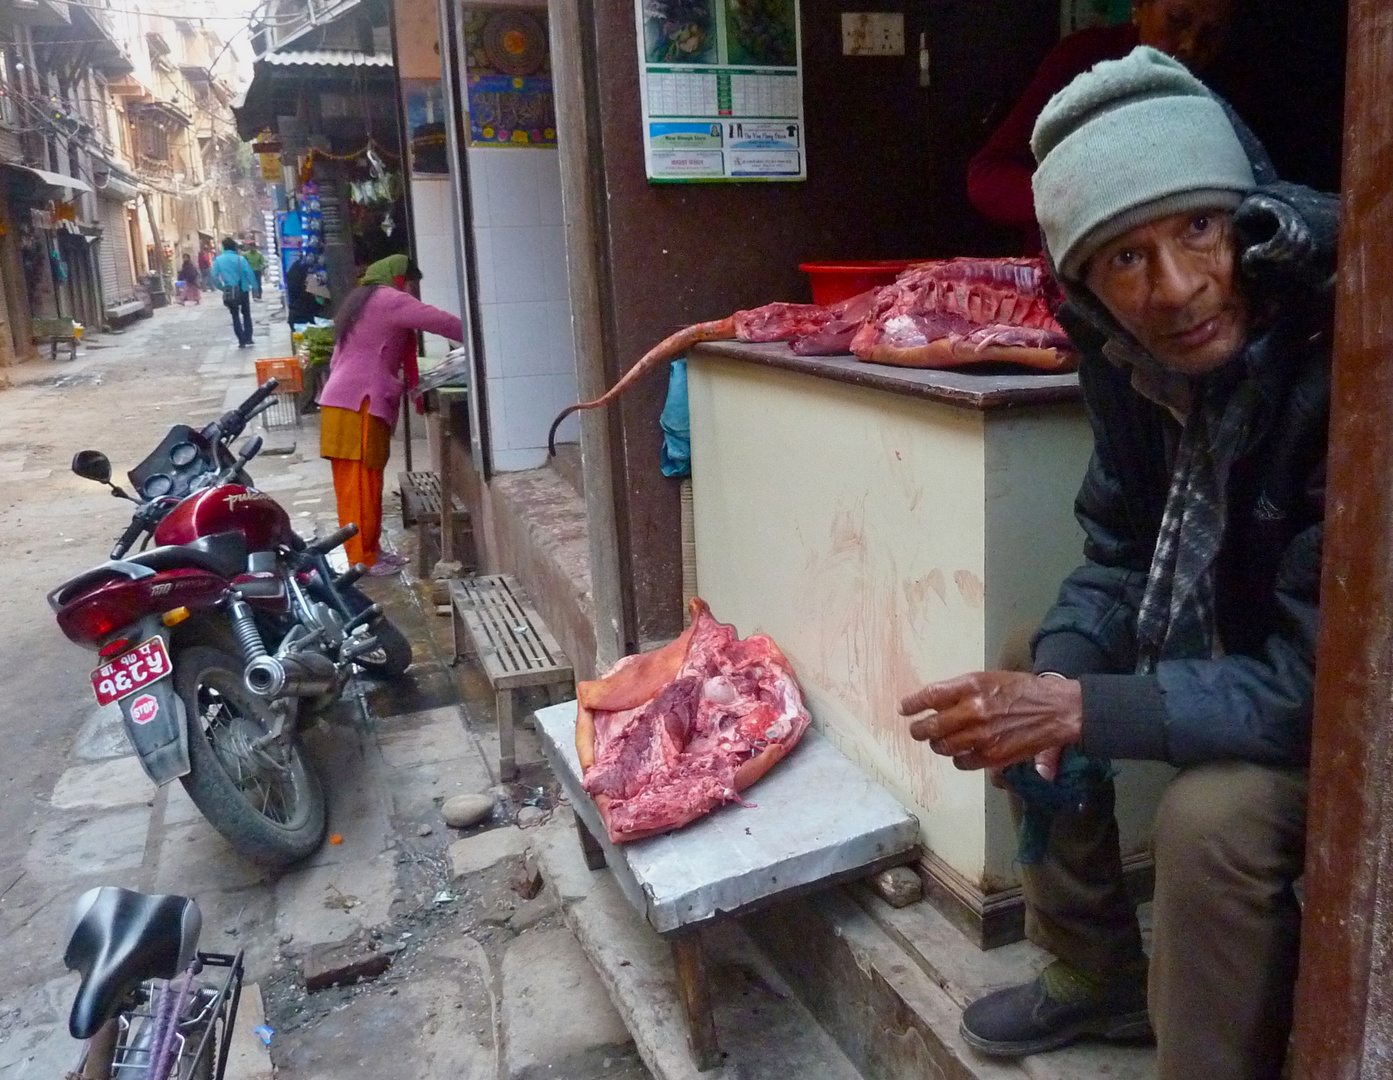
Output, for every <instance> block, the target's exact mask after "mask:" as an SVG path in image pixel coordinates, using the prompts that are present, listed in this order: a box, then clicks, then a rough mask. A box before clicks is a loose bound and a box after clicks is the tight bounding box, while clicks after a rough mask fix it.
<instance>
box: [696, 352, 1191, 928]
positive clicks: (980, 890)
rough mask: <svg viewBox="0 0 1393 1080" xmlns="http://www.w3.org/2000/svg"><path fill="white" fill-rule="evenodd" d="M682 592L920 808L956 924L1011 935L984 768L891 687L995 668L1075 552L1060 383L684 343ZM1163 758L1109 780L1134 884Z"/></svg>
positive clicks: (1004, 826) (1078, 471) (1005, 850)
mask: <svg viewBox="0 0 1393 1080" xmlns="http://www.w3.org/2000/svg"><path fill="white" fill-rule="evenodd" d="M688 394H689V399H690V407H691V440H692V486H693V500H694V523H695V535H696V563H697V584H698V589H699V591H700V594H701V596H702V597H703V598H704V599H705V600H706V601H707V603H709V604H710V605H711V609H712V611H713V612H714V613H715V614H716V616H717V617H718V618H720V619H721V620H722V621H725V622H731V623H734V624H735V626H736V627H737V629H738V630H739V632H740V633H741V634H742V635H747V634H751V633H755V632H763V633H767V634H769V635H771V636H772V637H773V638H774V640H775V641H776V642H778V644H779V646H780V647H781V648H782V649H783V650H784V652H785V653H787V654H788V656H789V658H790V659H791V660H792V662H793V665H794V668H795V670H796V671H797V673H798V676H799V679H800V681H801V683H802V685H803V689H804V691H805V694H806V696H807V699H808V706H809V710H810V712H811V713H812V716H813V722H814V724H815V725H816V726H817V728H818V729H819V730H820V731H822V732H823V733H824V734H825V735H826V736H827V737H828V738H829V739H831V740H832V741H833V742H834V743H835V744H836V745H837V746H838V747H839V748H840V749H841V750H842V751H843V753H845V754H846V755H847V756H848V757H850V758H851V759H852V760H853V761H855V762H857V763H858V764H860V765H861V767H862V768H863V769H864V770H865V771H866V772H867V773H869V774H870V775H872V776H873V777H874V778H875V779H876V780H878V781H879V782H880V783H881V785H882V786H883V787H885V788H886V789H887V790H889V791H890V792H891V793H892V794H894V795H896V796H897V797H898V798H899V799H900V801H901V802H902V803H903V804H904V805H905V806H906V807H908V808H909V809H910V810H911V811H912V812H913V813H914V814H915V815H916V816H917V817H918V819H919V822H920V828H921V844H922V849H923V855H922V858H921V860H920V864H919V865H920V869H921V876H923V877H924V878H925V884H926V887H927V888H928V890H929V894H930V896H931V897H932V898H933V899H934V900H935V902H936V903H937V904H938V905H939V907H940V908H942V909H943V910H944V911H945V913H947V914H948V915H949V916H950V917H951V918H953V919H954V921H955V922H956V923H957V924H958V925H959V926H960V927H962V928H963V929H964V930H965V931H967V932H968V933H969V934H970V936H972V937H974V938H976V939H977V940H979V941H981V942H983V943H985V944H995V943H999V942H1001V941H1005V940H1011V939H1013V938H1014V937H1016V936H1019V932H1020V924H1021V905H1020V896H1019V889H1018V887H1017V886H1016V877H1015V873H1014V869H1013V860H1014V853H1015V831H1014V829H1013V827H1012V824H1011V819H1010V814H1009V810H1008V807H1007V803H1006V799H1005V797H1004V796H1003V795H1002V793H1000V792H998V791H996V790H995V789H994V788H992V787H991V785H990V784H989V783H988V782H987V778H986V776H985V774H984V773H981V772H959V771H958V770H957V769H955V768H954V767H953V764H952V762H951V761H949V760H947V759H943V758H939V757H936V756H935V755H933V754H931V753H930V752H929V750H928V747H927V746H926V745H923V744H920V743H916V742H914V741H913V740H912V739H911V738H910V737H909V730H908V724H907V722H906V721H905V720H903V719H902V718H901V717H900V716H899V715H898V710H897V705H898V702H899V700H900V698H901V697H902V696H903V695H905V694H907V693H909V692H910V691H912V690H915V689H917V688H918V687H920V686H921V685H923V684H924V683H926V682H930V681H933V680H935V679H941V678H946V677H949V676H953V675H958V674H961V673H963V672H966V671H976V670H980V669H983V668H991V667H995V666H997V665H998V658H999V657H1000V656H1001V655H1002V650H1003V646H1005V645H1006V644H1007V643H1008V642H1009V641H1012V640H1019V639H1020V638H1021V637H1022V636H1023V635H1024V634H1025V633H1026V632H1028V630H1029V629H1030V628H1031V627H1033V626H1035V625H1037V624H1038V623H1039V621H1040V619H1041V618H1042V617H1043V616H1044V614H1045V612H1046V610H1047V609H1048V608H1049V606H1050V604H1051V602H1052V601H1053V599H1054V596H1055V593H1056V592H1057V590H1058V588H1059V583H1060V582H1061V580H1062V579H1063V578H1064V576H1065V575H1066V574H1067V573H1069V572H1070V571H1071V570H1072V569H1073V568H1074V567H1075V566H1077V565H1078V564H1079V562H1080V561H1081V558H1082V545H1083V532H1082V530H1081V529H1080V527H1079V526H1078V524H1077V522H1076V521H1075V520H1074V516H1073V502H1074V496H1075V494H1076V492H1077V490H1078V486H1079V482H1080V480H1081V479H1082V477H1083V473H1084V468H1085V466H1086V465H1087V462H1088V456H1089V451H1090V448H1091V444H1092V439H1091V435H1090V432H1089V427H1088V421H1087V418H1086V416H1085V414H1084V409H1083V404H1082V400H1081V396H1080V392H1079V387H1078V380H1077V378H1076V377H1075V376H1073V375H1022V374H1000V373H993V374H978V373H973V372H970V371H958V372H947V371H926V370H916V369H905V368H894V367H887V366H883V365H879V364H865V363H862V362H860V361H859V360H857V359H855V358H854V357H851V356H845V357H842V356H835V357H801V356H796V355H795V354H794V353H792V352H791V351H790V350H789V348H788V346H787V345H785V344H782V343H779V344H772V345H749V344H740V343H735V342H712V343H706V344H702V345H698V346H697V347H695V348H694V349H693V350H692V351H691V353H690V354H689V355H688ZM1167 776H1168V770H1166V769H1165V768H1164V767H1161V766H1147V765H1136V764H1129V765H1125V766H1122V767H1121V768H1120V770H1119V779H1118V803H1119V819H1120V824H1121V827H1122V842H1123V854H1124V857H1125V858H1126V860H1127V864H1128V866H1129V869H1130V870H1131V871H1132V873H1133V875H1134V878H1135V879H1136V884H1137V886H1138V887H1139V888H1141V889H1145V888H1146V887H1147V875H1148V873H1149V868H1150V862H1149V856H1148V855H1147V854H1146V848H1147V841H1148V837H1149V829H1150V823H1151V817H1152V812H1153V811H1154V809H1155V804H1156V800H1157V798H1158V796H1159V792H1160V788H1161V787H1162V786H1163V785H1164V782H1165V780H1166V778H1167Z"/></svg>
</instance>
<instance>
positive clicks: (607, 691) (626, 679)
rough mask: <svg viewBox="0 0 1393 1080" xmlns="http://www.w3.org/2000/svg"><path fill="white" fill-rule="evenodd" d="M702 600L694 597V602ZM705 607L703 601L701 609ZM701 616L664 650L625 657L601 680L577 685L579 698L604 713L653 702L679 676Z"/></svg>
mask: <svg viewBox="0 0 1393 1080" xmlns="http://www.w3.org/2000/svg"><path fill="white" fill-rule="evenodd" d="M699 602H700V601H697V600H693V601H692V603H693V605H696V604H697V603H699ZM705 607H706V605H705V604H702V609H703V610H704V609H705ZM698 622H699V620H698V619H695V618H694V619H692V625H691V626H689V627H687V629H686V630H684V631H683V632H682V636H681V637H679V638H677V639H676V640H675V641H670V642H668V643H667V644H666V645H664V646H663V647H662V648H661V649H656V650H654V651H653V652H647V653H640V654H639V655H637V656H626V657H624V659H622V660H621V661H620V662H619V663H618V664H616V665H615V666H614V667H612V668H610V670H609V673H608V674H606V675H605V676H604V678H601V679H593V680H591V681H589V682H583V683H578V684H577V685H576V699H577V700H578V701H579V702H580V704H581V705H583V706H585V707H586V708H588V709H597V710H598V709H602V710H604V711H605V712H622V711H623V710H624V709H637V708H638V707H639V706H640V705H642V704H643V703H644V702H646V701H652V700H653V698H655V697H657V696H658V692H659V691H660V690H662V688H663V687H664V686H666V685H667V684H668V683H670V682H672V680H673V679H675V678H677V673H678V672H679V671H681V670H682V665H683V664H685V663H686V662H687V651H688V649H690V647H691V644H692V634H693V633H694V632H695V631H696V628H697V624H698Z"/></svg>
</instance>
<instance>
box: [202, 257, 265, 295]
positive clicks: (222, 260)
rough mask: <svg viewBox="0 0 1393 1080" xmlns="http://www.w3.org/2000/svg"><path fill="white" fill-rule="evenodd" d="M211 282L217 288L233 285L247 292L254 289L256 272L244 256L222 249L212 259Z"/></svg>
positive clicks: (226, 287) (227, 287) (228, 287)
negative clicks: (222, 250)
mask: <svg viewBox="0 0 1393 1080" xmlns="http://www.w3.org/2000/svg"><path fill="white" fill-rule="evenodd" d="M212 273H213V283H214V284H215V285H216V286H217V287H218V288H219V289H230V288H232V287H233V286H234V285H236V286H238V287H239V288H242V289H245V290H246V291H247V292H255V291H256V272H255V271H254V270H252V264H251V263H249V262H247V259H246V256H244V255H240V254H238V253H237V252H235V251H224V252H223V253H222V254H221V255H219V256H218V257H217V258H216V259H214V260H213V271H212Z"/></svg>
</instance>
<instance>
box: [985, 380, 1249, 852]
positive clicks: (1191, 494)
mask: <svg viewBox="0 0 1393 1080" xmlns="http://www.w3.org/2000/svg"><path fill="white" fill-rule="evenodd" d="M1243 368H1244V363H1243V361H1242V360H1239V361H1237V362H1236V363H1234V364H1232V365H1230V366H1229V369H1228V371H1221V372H1217V373H1215V375H1213V376H1210V377H1209V378H1208V379H1204V380H1199V381H1196V382H1195V383H1194V384H1192V386H1190V387H1189V388H1188V389H1189V390H1190V392H1189V393H1188V394H1183V393H1177V394H1174V395H1173V399H1175V400H1178V399H1181V398H1184V397H1187V396H1188V398H1189V400H1190V407H1189V411H1188V413H1187V415H1186V416H1185V419H1184V427H1183V429H1182V431H1181V435H1180V439H1179V442H1178V443H1177V444H1176V450H1175V462H1174V465H1173V467H1172V471H1171V485H1170V492H1169V494H1168V495H1167V496H1166V506H1165V509H1164V511H1162V514H1161V527H1160V530H1159V533H1158V535H1157V538H1156V551H1155V554H1154V555H1153V556H1152V559H1151V569H1150V572H1149V573H1148V574H1147V578H1146V590H1145V592H1144V593H1143V595H1142V602H1141V607H1140V609H1139V610H1138V613H1137V666H1136V671H1137V674H1139V675H1152V674H1155V671H1156V664H1157V663H1158V662H1159V661H1161V660H1168V659H1180V658H1193V657H1201V656H1214V655H1215V654H1216V653H1217V652H1218V651H1219V647H1220V643H1219V641H1218V637H1217V632H1216V628H1215V623H1214V566H1215V563H1216V562H1217V561H1218V558H1219V549H1220V547H1221V546H1222V545H1223V542H1224V529H1225V527H1226V525H1227V522H1228V474H1229V467H1230V466H1231V465H1232V464H1233V459H1234V457H1235V456H1236V455H1237V453H1238V451H1239V449H1240V448H1241V445H1242V443H1243V442H1244V441H1245V438H1246V435H1247V432H1248V428H1249V426H1250V425H1251V423H1252V421H1253V416H1254V413H1255V411H1256V407H1257V404H1258V398H1259V393H1258V389H1257V386H1256V384H1255V383H1254V382H1253V380H1251V379H1246V378H1242V376H1241V374H1239V373H1241V372H1242V371H1243ZM1231 372H1232V373H1233V374H1230V373H1231ZM1235 374H1237V375H1238V378H1240V379H1241V380H1242V381H1240V382H1239V383H1238V385H1237V386H1235V385H1234V381H1235V378H1234V376H1235ZM1172 389H1174V390H1180V389H1181V388H1180V387H1178V386H1176V387H1173V388H1172ZM1003 775H1004V777H1005V779H1006V782H1007V783H1008V784H1009V785H1010V787H1011V789H1012V790H1013V791H1015V793H1016V794H1017V795H1019V796H1020V798H1021V802H1022V810H1023V813H1022V818H1021V825H1020V833H1019V842H1018V845H1017V849H1016V858H1017V859H1018V860H1019V861H1020V862H1021V863H1022V864H1023V865H1026V866H1032V865H1035V864H1037V863H1039V862H1041V861H1042V860H1043V859H1044V857H1045V852H1046V851H1047V849H1048V847H1049V836H1050V830H1051V828H1052V826H1053V824H1054V818H1055V815H1056V814H1059V813H1062V812H1068V811H1072V812H1078V811H1080V810H1082V809H1083V808H1084V806H1086V805H1087V803H1088V800H1089V796H1090V795H1091V793H1092V791H1093V790H1094V788H1095V787H1096V785H1097V784H1099V783H1100V782H1102V781H1104V780H1106V779H1108V778H1109V777H1110V776H1111V775H1112V765H1111V762H1109V761H1108V760H1107V759H1106V758H1100V757H1093V756H1091V755H1088V754H1084V753H1082V752H1081V751H1079V750H1078V748H1076V747H1072V746H1070V747H1065V749H1064V754H1063V756H1062V757H1061V759H1060V767H1059V774H1058V776H1057V777H1056V778H1055V779H1054V781H1053V782H1051V781H1048V780H1046V779H1045V778H1044V777H1042V776H1041V775H1040V774H1039V773H1038V772H1036V771H1035V765H1034V763H1033V762H1022V763H1021V764H1019V765H1012V766H1011V767H1010V768H1009V769H1006V770H1005V772H1004V774H1003Z"/></svg>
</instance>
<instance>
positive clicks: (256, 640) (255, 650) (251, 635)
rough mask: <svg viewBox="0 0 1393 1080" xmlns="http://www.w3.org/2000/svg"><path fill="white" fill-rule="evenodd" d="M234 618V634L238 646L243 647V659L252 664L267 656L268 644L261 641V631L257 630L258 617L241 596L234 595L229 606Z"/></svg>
mask: <svg viewBox="0 0 1393 1080" xmlns="http://www.w3.org/2000/svg"><path fill="white" fill-rule="evenodd" d="M227 611H228V614H229V615H230V616H231V617H232V632H233V633H234V634H236V635H237V644H238V645H240V646H241V647H242V659H243V660H244V661H246V662H247V663H248V664H250V663H251V662H252V661H253V660H260V659H261V658H262V657H263V656H265V655H266V643H265V642H263V641H262V640H261V631H260V630H258V629H257V628H256V617H255V616H254V615H252V609H251V607H250V606H249V605H248V604H247V602H246V601H245V600H243V599H242V598H241V597H240V596H236V595H234V596H233V598H232V599H231V600H230V601H229V602H228V605H227Z"/></svg>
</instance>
